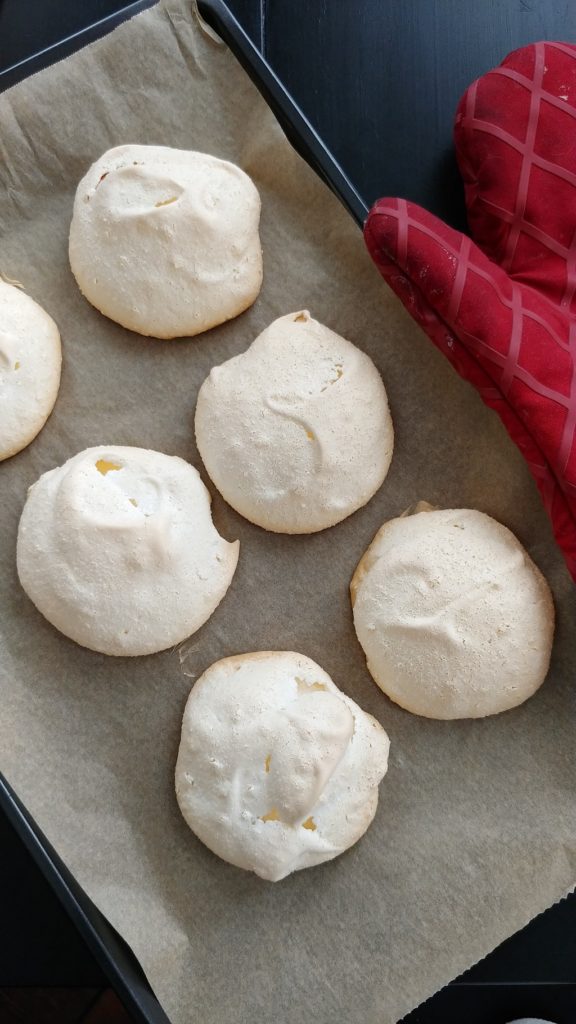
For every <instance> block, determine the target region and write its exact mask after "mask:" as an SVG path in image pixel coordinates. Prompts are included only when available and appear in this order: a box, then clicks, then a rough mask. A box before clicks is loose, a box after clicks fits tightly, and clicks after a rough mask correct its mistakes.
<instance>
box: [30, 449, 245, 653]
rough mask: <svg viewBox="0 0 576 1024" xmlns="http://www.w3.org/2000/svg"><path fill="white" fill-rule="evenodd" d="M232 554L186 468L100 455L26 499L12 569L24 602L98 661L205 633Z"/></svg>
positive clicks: (49, 479) (171, 460) (82, 460)
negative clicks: (96, 655)
mask: <svg viewBox="0 0 576 1024" xmlns="http://www.w3.org/2000/svg"><path fill="white" fill-rule="evenodd" d="M238 550H239V545H238V542H235V543H233V544H229V543H228V542H227V541H225V540H223V538H222V537H220V535H219V534H218V532H217V530H216V528H215V527H214V525H213V523H212V517H211V514H210V495H209V493H208V491H207V489H206V487H205V486H204V484H203V483H202V481H201V479H200V476H199V474H198V472H197V471H196V470H195V469H194V468H193V466H190V465H189V464H188V463H187V462H185V461H184V460H183V459H179V458H176V457H173V456H169V455H163V454H161V453H160V452H154V451H146V450H144V449H142V448H125V447H119V446H114V445H111V446H109V447H98V448H87V449H86V450H85V451H83V452H80V453H79V454H78V455H75V456H74V457H73V458H71V459H69V460H68V462H65V463H64V465H63V466H59V467H58V468H57V469H52V470H50V471H49V472H48V473H44V475H43V476H41V477H40V479H39V480H38V481H37V482H36V483H35V484H34V485H33V486H32V487H31V488H30V490H29V491H28V497H27V500H26V504H25V506H24V510H23V512H22V516H21V519H20V526H19V529H18V545H17V564H18V575H19V577H20V582H21V584H22V586H23V588H24V590H25V591H26V593H27V594H28V597H30V599H31V600H32V601H33V602H34V604H35V605H36V607H37V608H38V610H39V611H40V612H41V613H42V615H44V616H45V618H46V619H48V621H49V622H51V623H52V625H53V626H55V627H56V628H57V629H59V630H60V631H61V632H62V633H64V634H65V635H66V636H68V637H70V638H71V639H72V640H75V641H76V643H78V644H81V645H82V646H84V647H89V648H90V649H91V650H94V651H100V652H102V653H103V654H112V655H140V654H153V653H154V652H156V651H161V650H164V649H165V648H167V647H171V646H172V645H173V644H177V643H179V642H181V641H182V640H184V639H186V637H188V636H190V634H191V633H194V632H195V631H196V630H197V629H199V628H200V626H201V625H203V623H204V622H206V620H207V619H208V618H209V617H210V615H211V614H212V612H213V611H214V610H215V608H216V607H217V605H218V604H219V603H220V601H221V600H222V598H223V597H224V594H225V593H226V591H227V589H228V587H229V585H230V582H231V580H232V577H233V575H234V571H235V569H236V563H237V561H238Z"/></svg>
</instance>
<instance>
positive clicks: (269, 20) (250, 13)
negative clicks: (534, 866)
mask: <svg viewBox="0 0 576 1024" xmlns="http://www.w3.org/2000/svg"><path fill="white" fill-rule="evenodd" d="M144 2H145V0H138V2H137V3H133V4H129V3H127V0H0V88H2V87H7V86H8V85H10V84H12V83H13V82H15V81H17V80H19V79H20V78H21V77H23V75H25V74H27V73H31V72H32V71H35V70H37V69H38V68H39V67H41V66H43V65H45V64H47V63H50V61H51V60H52V59H54V57H55V56H56V55H57V56H58V57H61V56H63V55H65V54H66V53H67V52H71V51H72V50H73V49H74V48H77V46H78V45H81V44H82V42H83V41H87V39H86V36H85V29H86V28H87V26H89V25H92V24H93V23H94V22H96V21H99V20H101V21H102V26H101V27H102V30H104V29H105V28H107V27H113V25H114V23H115V21H116V20H117V19H116V16H117V15H118V12H119V11H122V10H124V9H126V8H130V9H134V10H135V9H136V8H137V7H138V6H140V5H141V4H143V3H144ZM228 6H229V7H230V8H231V10H232V11H233V12H234V13H235V15H236V17H237V18H238V20H239V21H240V22H241V24H242V25H243V26H244V27H245V29H246V31H247V32H248V34H249V35H250V36H251V38H252V39H253V41H254V42H255V44H256V45H257V46H258V48H259V49H260V50H261V52H262V53H263V54H264V55H265V57H266V58H267V60H268V61H269V63H270V64H271V65H272V67H273V68H274V69H275V70H276V72H277V73H278V75H279V77H280V78H281V79H282V81H283V82H284V83H285V85H286V86H287V87H288V89H289V90H290V91H291V93H292V95H293V96H294V98H295V99H296V101H297V102H298V103H299V105H300V106H301V108H302V110H303V111H304V112H305V114H306V115H307V117H308V118H309V120H310V121H311V122H312V123H313V124H314V126H315V127H316V128H317V130H318V131H319V134H320V135H321V136H322V138H323V139H324V140H325V142H326V143H327V144H328V146H329V148H330V149H331V150H332V152H333V153H334V155H335V157H336V158H337V159H338V161H339V162H340V164H341V165H342V167H343V168H344V170H345V171H346V173H347V174H348V176H349V177H350V179H351V181H352V182H353V183H354V185H355V186H356V188H357V189H358V191H359V192H360V194H361V195H362V197H363V198H364V199H365V200H366V202H367V203H368V204H370V203H371V202H372V201H373V200H374V199H376V198H377V197H378V196H379V195H382V194H387V195H395V194H398V195H403V196H407V197H408V198H411V199H414V200H416V201H418V202H420V203H422V204H423V205H427V206H428V207H429V208H431V209H433V210H434V211H435V212H436V213H440V214H442V215H444V216H447V218H448V219H450V220H451V221H452V222H453V223H455V224H459V225H462V224H463V208H462V199H461V189H460V185H459V181H458V178H457V175H456V173H455V166H454V160H453V155H452V148H451V130H452V118H453V112H454V109H455V107H456V104H457V101H458V98H459V96H460V94H461V93H462V92H463V90H464V89H465V88H466V86H467V85H468V84H469V82H470V81H471V80H472V79H473V78H475V77H477V76H478V75H480V74H482V73H483V72H484V71H486V70H487V69H488V68H489V67H490V66H492V65H493V64H496V63H498V62H499V61H500V60H501V59H502V58H503V57H504V56H505V54H506V53H507V52H508V51H509V50H511V49H514V48H516V47H518V46H521V45H524V44H525V43H527V42H530V41H534V40H536V39H541V38H557V39H558V38H563V39H568V40H575V39H576V2H575V0H480V2H478V0H228ZM70 37H71V38H70ZM66 38H69V39H70V41H69V43H68V44H66V45H65V46H64V47H62V46H61V45H60V46H58V44H61V41H62V40H64V39H66ZM57 46H58V48H57V49H51V48H53V47H57ZM41 52H42V55H41V56H40V57H38V56H37V55H38V54H39V53H41ZM0 850H1V856H2V865H1V866H2V871H1V873H0V986H4V988H3V989H1V991H0V1024H4V1022H12V1021H20V1022H22V1021H26V1020H31V1021H33V1022H34V1024H37V1022H39V1020H40V1017H39V1016H38V1015H36V1017H35V1011H34V1010H32V1011H30V1012H28V1013H27V1014H26V1013H24V1011H22V1010H18V1009H17V1007H16V1003H14V999H15V998H16V996H14V990H15V989H18V988H20V987H22V986H26V985H30V984H35V985H41V986H42V985H48V986H58V985H61V986H67V985H71V984H74V985H76V986H79V987H80V988H82V991H83V992H84V995H85V1001H86V1007H88V1009H84V1008H83V1009H82V1013H86V1014H87V1013H88V1011H89V1010H91V1008H93V1007H94V1006H96V1005H97V1003H98V999H99V998H101V995H100V994H101V992H102V988H103V987H104V986H105V979H103V978H102V976H101V973H100V972H99V970H98V969H97V968H96V966H95V964H94V962H93V961H92V960H91V958H90V956H89V954H88V953H87V950H86V949H85V948H83V946H82V943H81V942H80V941H79V939H78V936H77V935H75V933H74V931H73V929H72V928H71V926H70V924H69V922H67V921H66V919H65V917H64V916H63V914H62V911H61V910H60V909H59V907H58V906H57V903H56V901H55V900H54V897H53V896H52V895H51V894H50V893H49V892H48V891H47V890H46V888H45V886H44V883H43V882H42V879H41V878H40V877H39V876H37V874H35V870H34V867H33V865H32V864H31V863H29V861H28V859H27V858H26V856H24V855H23V854H22V851H21V849H20V848H19V846H18V844H17V843H16V842H15V840H14V836H13V835H12V834H11V832H10V828H9V826H8V825H7V823H6V822H5V821H3V819H2V816H1V815H0ZM471 927H473V922H471ZM462 981H463V982H465V983H467V984H471V983H479V982H493V983H504V982H506V983H514V982H523V981H530V982H567V983H570V982H572V983H574V982H576V903H575V901H574V899H572V900H571V901H568V902H564V904H562V905H561V906H560V907H559V908H557V909H556V910H555V911H554V912H553V913H552V914H548V915H545V917H544V918H541V919H540V920H539V921H537V922H536V923H535V924H533V925H532V926H531V927H530V928H529V929H527V930H525V931H524V932H523V933H521V934H520V935H519V936H517V937H515V938H514V939H512V940H510V941H509V942H508V943H505V944H504V945H503V946H502V947H500V949H499V950H497V951H496V952H495V953H493V954H491V956H490V957H488V958H487V959H486V960H485V961H483V962H482V963H481V964H479V965H478V966H477V967H475V968H474V969H473V970H472V971H471V972H468V974H467V975H465V976H464V978H463V979H462ZM6 986H11V988H10V989H8V988H6ZM6 993H8V994H6ZM54 998H56V996H55V997H54ZM10 1000H12V1002H10ZM15 1007H16V1009H15ZM107 1012H108V1017H105V1016H103V1017H102V1020H104V1019H108V1020H110V1021H112V1020H113V1019H115V1018H113V1015H112V1011H110V1010H108V1011H107ZM11 1014H12V1015H11ZM30 1014H31V1015H30ZM53 1019H54V1020H55V1021H56V1020H59V1022H60V1024H64V1017H62V1016H60V1018H58V1015H57V1013H56V1016H54V1018H53ZM72 1019H74V1020H83V1019H86V1020H88V1019H89V1018H88V1016H86V1017H82V1016H81V1015H80V1011H78V1013H77V1014H76V1017H74V1018H72V1017H71V1018H70V1020H72ZM90 1019H92V1018H90ZM94 1019H96V1018H94ZM419 1019H420V1018H419ZM422 1019H424V1018H422ZM428 1019H431V1018H428V1017H427V1018H426V1020H428ZM446 1019H448V1018H446ZM563 1019H564V1018H563ZM566 1019H567V1018H566ZM574 1021H576V1004H575V1007H574ZM462 1024H466V1022H465V1021H462Z"/></svg>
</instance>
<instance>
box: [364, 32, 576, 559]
mask: <svg viewBox="0 0 576 1024" xmlns="http://www.w3.org/2000/svg"><path fill="white" fill-rule="evenodd" d="M455 143H456V151H457V156H458V163H459V166H460V171H461V173H462V176H463V179H464V184H465V190H466V204H467V209H468V220H469V225H470V231H471V234H472V238H473V239H474V240H473V241H472V240H471V239H470V238H468V237H467V236H466V235H462V234H460V233H459V232H457V231H453V230H452V229H451V228H449V227H447V226H446V224H444V223H443V222H442V221H441V220H439V219H438V218H437V217H434V216H433V215H432V214H430V213H427V212H426V210H423V209H422V208H421V207H419V206H417V205H416V204H414V203H409V202H406V201H405V200H403V199H380V200H378V202H376V203H375V205H374V206H373V207H372V210H371V211H370V213H369V215H368V219H367V221H366V225H365V232H364V234H365V239H366V244H367V246H368V249H369V251H370V253H371V255H372V257H373V259H374V261H375V262H376V264H377V266H378V268H379V269H380V272H381V274H382V276H383V277H384V279H385V280H386V281H387V283H388V284H389V285H390V287H391V288H392V289H393V290H394V291H395V292H396V294H397V295H398V296H399V298H400V299H401V300H402V302H403V303H404V305H405V306H406V309H407V310H408V311H409V312H410V313H411V314H412V316H413V317H414V319H415V320H417V321H418V323H419V324H420V325H421V326H422V327H423V329H424V330H425V332H426V333H427V334H428V336H429V337H430V339H431V340H432V341H433V342H434V344H435V345H436V346H437V348H439V349H440V351H441V352H443V353H444V354H445V355H446V356H447V357H448V359H449V360H450V362H451V363H452V365H453V366H454V367H455V369H456V370H457V371H458V373H459V374H460V375H461V376H462V377H464V379H465V380H467V381H469V382H470V383H471V384H473V385H474V386H475V387H476V388H477V389H478V391H479V392H480V395H481V396H482V398H483V400H484V402H485V403H486V404H487V405H489V406H490V407H491V408H492V409H494V410H495V411H496V412H497V413H498V414H499V416H500V417H501V419H502V421H503V423H504V425H505V427H506V429H507V430H508V432H509V434H510V436H511V437H512V439H513V440H514V441H515V442H516V444H517V445H518V447H519V448H520V450H521V452H522V453H523V455H524V456H525V458H526V460H527V462H528V465H529V467H530V470H531V472H532V474H533V476H534V478H535V480H536V483H537V485H538V487H539V490H540V493H541V495H542V498H543V501H544V504H545V506H546V509H547V511H548V514H549V515H550V518H551V520H552V525H553V528H554V533H555V536H556V539H557V541H558V544H559V545H560V547H561V548H562V550H563V552H564V556H565V558H566V562H567V565H568V568H569V570H570V573H571V574H572V577H573V578H574V579H576V436H575V435H576V360H575V356H576V46H571V45H568V44H567V43H549V42H546V43H544V42H542V43H536V44H534V45H532V46H527V47H524V48H523V49H521V50H516V51H515V52H514V53H512V54H510V55H509V56H508V57H507V58H506V59H505V60H504V62H503V63H502V64H501V65H500V67H498V68H495V69H494V70H493V71H490V72H489V73H488V74H486V75H484V76H483V77H482V78H480V79H478V81H476V82H474V83H473V84H472V85H471V86H470V88H469V89H468V90H467V92H466V93H465V94H464V96H463V98H462V100H461V101H460V105H459V107H458V111H457V115H456V124H455Z"/></svg>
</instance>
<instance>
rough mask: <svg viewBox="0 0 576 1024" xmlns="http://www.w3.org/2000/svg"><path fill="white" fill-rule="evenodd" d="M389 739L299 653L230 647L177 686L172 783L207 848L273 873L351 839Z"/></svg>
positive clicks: (307, 862) (322, 856)
mask: <svg viewBox="0 0 576 1024" xmlns="http://www.w3.org/2000/svg"><path fill="white" fill-rule="evenodd" d="M388 749H389V740H388V737H387V735H386V733H385V732H384V729H383V728H382V726H381V725H380V724H379V722H377V721H376V720H375V719H374V718H372V716H371V715H368V714H366V713H365V712H364V711H362V710H361V708H359V707H358V705H357V704H355V703H354V701H352V700H350V698H349V697H347V696H346V695H345V694H343V693H341V692H340V690H339V689H338V688H337V687H336V686H335V685H334V683H333V682H332V680H331V678H330V676H329V675H328V674H327V673H326V672H324V670H323V669H321V668H320V666H319V665H316V664H315V662H313V661H311V660H310V658H306V657H304V655H302V654H295V653H293V652H290V651H260V652H257V653H254V654H242V655H237V656H235V657H231V658H224V659H223V660H222V661H217V662H215V664H213V665H211V666H210V668H208V669H207V670H206V672H204V674H203V675H202V676H201V677H200V679H199V680H198V681H197V682H196V684H195V686H194V688H193V690H192V692H191V694H190V696H189V698H188V703H187V704H186V710H185V712H184V720H183V723H182V739H181V742H180V750H179V753H178V761H177V765H176V795H177V798H178V803H179V805H180V810H181V811H182V814H183V815H184V818H185V819H186V821H187V823H188V825H189V826H190V828H191V829H192V831H193V832H195V833H196V835H197V836H198V838H199V839H200V840H201V841H202V842H203V843H204V844H205V845H206V846H208V847H209V849H211V850H212V851H213V852H214V853H216V854H217V855H218V856H219V857H221V858H222V859H223V860H226V861H228V862H229V863H230V864H235V865H236V866H237V867H240V868H244V869H245V870H246V871H254V872H255V873H256V874H257V875H259V876H260V877H261V878H264V879H267V880H268V881H272V882H277V881H279V880H280V879H282V878H285V877H286V875H289V874H290V873H291V872H292V871H298V870H300V869H301V868H308V867H313V866H314V865H315V864H321V863H322V862H323V861H326V860H331V859H332V858H333V857H337V856H338V855H339V854H340V853H343V852H344V850H347V849H348V847H350V846H352V845H353V844H354V843H356V842H357V841H358V839H360V837H361V836H362V835H363V834H364V832H365V831H366V829H367V828H368V826H369V825H370V823H371V821H372V819H373V818H374V814H375V813H376V806H377V803H378V784H379V782H380V781H381V779H382V778H383V777H384V775H385V774H386V770H387V765H388Z"/></svg>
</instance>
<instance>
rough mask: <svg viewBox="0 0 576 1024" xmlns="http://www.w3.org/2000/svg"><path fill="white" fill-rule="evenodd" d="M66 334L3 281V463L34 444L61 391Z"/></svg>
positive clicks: (0, 312) (0, 321)
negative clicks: (63, 334)
mask: <svg viewBox="0 0 576 1024" xmlns="http://www.w3.org/2000/svg"><path fill="white" fill-rule="evenodd" d="M61 364H62V350H61V345H60V333H59V331H58V328H57V326H56V324H55V323H54V321H53V320H52V318H51V317H50V316H48V313H46V312H45V311H44V310H43V309H42V307H41V306H39V305H38V303H37V302H35V301H34V299H31V298H30V296H29V295H26V293H25V292H23V291H22V290H21V289H20V288H17V287H15V286H14V285H12V284H8V283H7V282H5V281H2V280H0V460H2V459H8V458H10V456H11V455H16V453H17V452H19V451H22V449H23V448H25V447H26V445H28V444H30V442H31V441H33V440H34V438H35V437H36V435H37V434H38V432H39V431H40V430H41V429H42V427H43V426H44V424H45V422H46V420H47V419H48V416H49V415H50V413H51V412H52V409H53V407H54V403H55V401H56V396H57V395H58V388H59V386H60V368H61Z"/></svg>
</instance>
